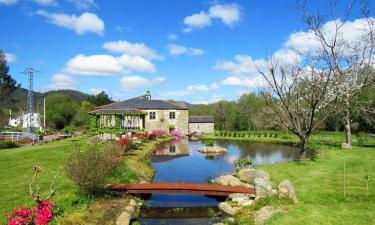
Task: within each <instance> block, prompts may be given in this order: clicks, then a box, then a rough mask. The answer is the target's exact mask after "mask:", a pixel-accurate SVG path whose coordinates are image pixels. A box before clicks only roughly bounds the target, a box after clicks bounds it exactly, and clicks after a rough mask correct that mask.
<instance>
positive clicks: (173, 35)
mask: <svg viewBox="0 0 375 225" xmlns="http://www.w3.org/2000/svg"><path fill="white" fill-rule="evenodd" d="M177 38H178V36H177V35H176V34H174V33H169V34H168V40H171V41H173V40H176V39H177Z"/></svg>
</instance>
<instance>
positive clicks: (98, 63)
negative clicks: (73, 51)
mask: <svg viewBox="0 0 375 225" xmlns="http://www.w3.org/2000/svg"><path fill="white" fill-rule="evenodd" d="M64 70H65V71H66V72H67V73H69V74H74V75H81V76H111V75H116V74H123V73H124V72H125V71H124V67H123V66H122V64H121V63H120V61H119V60H118V59H117V58H116V57H113V56H111V55H90V56H85V55H81V54H80V55H77V56H75V57H74V58H73V59H70V60H69V61H68V62H67V63H66V65H65V69H64Z"/></svg>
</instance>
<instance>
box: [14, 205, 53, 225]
mask: <svg viewBox="0 0 375 225" xmlns="http://www.w3.org/2000/svg"><path fill="white" fill-rule="evenodd" d="M55 206H56V204H55V203H53V202H49V201H41V202H39V204H38V205H37V206H35V207H34V208H32V209H30V208H23V207H20V208H16V209H13V212H12V213H10V214H9V215H8V216H7V219H8V221H9V223H8V225H28V224H36V225H45V224H48V223H49V222H50V221H51V220H52V219H53V217H54V214H53V208H54V207H55Z"/></svg>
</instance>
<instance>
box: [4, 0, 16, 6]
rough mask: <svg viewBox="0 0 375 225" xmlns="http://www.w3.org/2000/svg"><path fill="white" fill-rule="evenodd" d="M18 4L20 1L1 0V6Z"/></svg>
mask: <svg viewBox="0 0 375 225" xmlns="http://www.w3.org/2000/svg"><path fill="white" fill-rule="evenodd" d="M17 2H18V0H0V4H3V5H12V4H16V3H17Z"/></svg>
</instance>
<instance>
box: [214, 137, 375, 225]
mask: <svg viewBox="0 0 375 225" xmlns="http://www.w3.org/2000/svg"><path fill="white" fill-rule="evenodd" d="M340 134H341V135H340ZM207 138H213V139H215V138H216V139H232V140H239V139H241V140H250V141H270V142H281V143H295V141H296V140H295V139H291V138H290V139H280V138H263V137H261V138H246V137H244V138H243V137H231V138H230V137H213V136H210V137H207ZM254 139H256V140H254ZM344 139H345V136H344V135H343V133H339V132H335V133H329V132H320V133H317V134H316V135H314V136H313V137H312V138H311V142H310V146H313V147H314V148H317V149H318V150H319V156H318V158H317V159H316V160H306V163H305V165H300V164H299V163H297V162H287V163H278V164H272V165H266V166H262V167H260V169H263V170H266V171H268V172H269V173H270V175H271V178H272V181H273V185H274V187H276V186H277V184H278V183H280V182H281V181H282V180H284V179H289V180H290V181H291V182H292V183H293V184H294V186H295V188H296V191H297V197H298V199H299V203H297V204H296V205H286V206H282V207H286V208H287V212H286V213H281V214H277V215H275V216H274V217H273V218H272V219H271V220H270V221H268V222H267V223H266V224H375V213H374V212H375V163H374V159H375V147H374V146H373V147H370V146H369V145H373V143H374V140H373V138H371V137H367V140H366V141H365V142H366V145H367V146H369V147H353V149H347V150H343V149H341V148H340V147H339V145H340V143H341V142H342V141H344ZM357 141H358V140H357V137H356V138H355V140H354V143H357ZM361 141H363V140H361ZM344 163H345V170H346V173H345V177H346V196H345V197H344ZM367 175H368V176H369V177H370V180H369V189H368V196H367V197H366V176H367ZM276 204H280V203H279V202H277V203H276ZM249 214H250V209H245V210H243V211H242V212H241V213H240V214H239V215H238V216H237V218H238V219H239V221H242V222H241V223H240V224H249V223H250V222H251V218H250V219H248V215H249Z"/></svg>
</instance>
